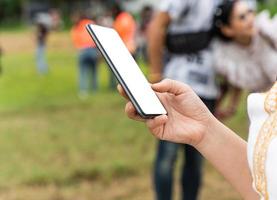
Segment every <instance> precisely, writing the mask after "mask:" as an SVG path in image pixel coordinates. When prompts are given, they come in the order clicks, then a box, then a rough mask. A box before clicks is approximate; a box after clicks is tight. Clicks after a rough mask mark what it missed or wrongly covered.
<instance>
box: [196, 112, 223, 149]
mask: <svg viewBox="0 0 277 200" xmlns="http://www.w3.org/2000/svg"><path fill="white" fill-rule="evenodd" d="M220 124H221V123H220V122H219V121H218V120H217V119H216V118H215V117H214V116H213V115H212V114H211V117H210V118H209V120H207V126H206V127H205V130H204V132H203V137H202V138H201V140H200V141H199V142H198V143H197V144H196V145H194V147H195V148H196V149H197V150H198V151H199V152H204V151H205V150H206V149H209V146H211V145H212V143H213V142H214V141H216V133H217V132H218V129H219V127H220Z"/></svg>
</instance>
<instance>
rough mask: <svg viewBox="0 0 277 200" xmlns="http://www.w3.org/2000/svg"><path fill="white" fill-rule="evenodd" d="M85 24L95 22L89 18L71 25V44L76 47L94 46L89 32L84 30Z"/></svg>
mask: <svg viewBox="0 0 277 200" xmlns="http://www.w3.org/2000/svg"><path fill="white" fill-rule="evenodd" d="M87 24H95V22H94V21H92V20H89V19H82V20H81V21H79V23H78V24H77V25H75V26H73V27H72V29H71V38H72V41H73V45H74V46H75V47H76V48H77V49H86V48H95V47H96V45H95V43H94V42H93V41H92V39H91V37H90V35H89V33H88V32H87V30H86V25H87Z"/></svg>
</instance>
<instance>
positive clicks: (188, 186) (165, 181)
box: [154, 98, 215, 200]
mask: <svg viewBox="0 0 277 200" xmlns="http://www.w3.org/2000/svg"><path fill="white" fill-rule="evenodd" d="M202 101H203V102H204V103H205V104H206V106H207V107H208V108H209V109H210V110H211V111H212V112H213V111H214V107H215V100H208V99H203V98H202ZM179 148H181V149H182V150H183V151H184V163H183V166H182V177H181V189H182V199H183V200H196V199H197V197H198V191H199V189H200V186H201V181H202V164H203V158H202V156H201V154H200V153H199V152H198V151H197V150H196V149H195V148H193V147H192V146H190V145H183V144H176V143H172V142H167V141H161V140H160V141H159V143H158V150H157V156H156V161H155V167H154V186H155V192H156V199H157V200H171V199H172V189H173V175H174V167H175V161H176V158H177V152H178V150H179Z"/></svg>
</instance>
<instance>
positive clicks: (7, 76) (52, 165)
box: [0, 51, 153, 186]
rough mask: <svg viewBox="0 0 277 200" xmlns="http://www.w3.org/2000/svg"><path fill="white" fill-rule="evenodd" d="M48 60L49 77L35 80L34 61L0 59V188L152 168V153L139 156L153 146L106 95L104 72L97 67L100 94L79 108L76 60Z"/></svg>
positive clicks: (117, 100)
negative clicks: (1, 69)
mask: <svg viewBox="0 0 277 200" xmlns="http://www.w3.org/2000/svg"><path fill="white" fill-rule="evenodd" d="M48 59H49V65H50V66H51V68H50V73H49V74H48V75H47V76H41V75H38V74H37V72H36V70H35V65H34V58H33V55H31V53H20V54H11V55H6V56H5V57H4V59H3V65H4V74H3V75H2V77H1V79H0V110H1V121H0V133H1V134H0V150H1V151H0V152H1V156H0V163H1V165H0V186H3V185H7V184H20V183H28V184H46V183H59V184H60V183H62V184H66V183H71V182H74V181H76V180H77V181H78V180H79V179H96V178H103V179H105V180H109V179H110V178H111V177H117V176H119V177H120V176H127V175H130V174H137V173H140V172H141V170H137V167H139V166H145V165H149V164H150V161H151V157H152V155H153V153H150V154H146V155H145V156H144V157H143V159H140V158H139V156H140V155H141V152H142V151H143V150H145V149H149V148H151V146H152V144H153V138H152V137H151V136H150V135H148V134H145V132H146V130H145V128H144V125H142V124H139V123H134V122H132V121H130V120H128V119H127V117H126V116H125V115H124V113H123V109H124V100H123V99H122V98H121V97H120V96H119V95H118V94H117V93H115V92H114V91H109V90H108V86H107V85H108V81H107V77H108V71H107V67H106V66H105V65H103V64H102V65H101V66H100V75H101V85H102V86H101V90H100V91H99V92H98V93H97V94H93V95H91V96H90V97H89V99H87V100H86V101H80V100H79V99H78V97H77V86H76V82H77V70H76V66H75V60H76V56H75V55H74V54H73V53H72V52H71V51H65V53H61V52H59V51H53V52H50V53H49V55H48ZM133 146H136V148H132V147H133ZM150 152H153V151H150ZM133 155H135V156H133ZM138 169H139V168H138Z"/></svg>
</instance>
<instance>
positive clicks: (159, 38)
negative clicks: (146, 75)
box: [148, 14, 169, 82]
mask: <svg viewBox="0 0 277 200" xmlns="http://www.w3.org/2000/svg"><path fill="white" fill-rule="evenodd" d="M164 15H165V14H158V16H156V17H155V18H154V20H153V22H152V23H151V25H150V29H149V32H148V43H149V46H148V54H149V62H150V76H152V78H153V79H156V78H157V79H161V74H162V68H163V50H164V43H165V37H166V29H167V26H168V23H169V22H168V19H167V18H166V16H164ZM150 78H151V77H150ZM157 81H159V80H157ZM154 82H155V81H154Z"/></svg>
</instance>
